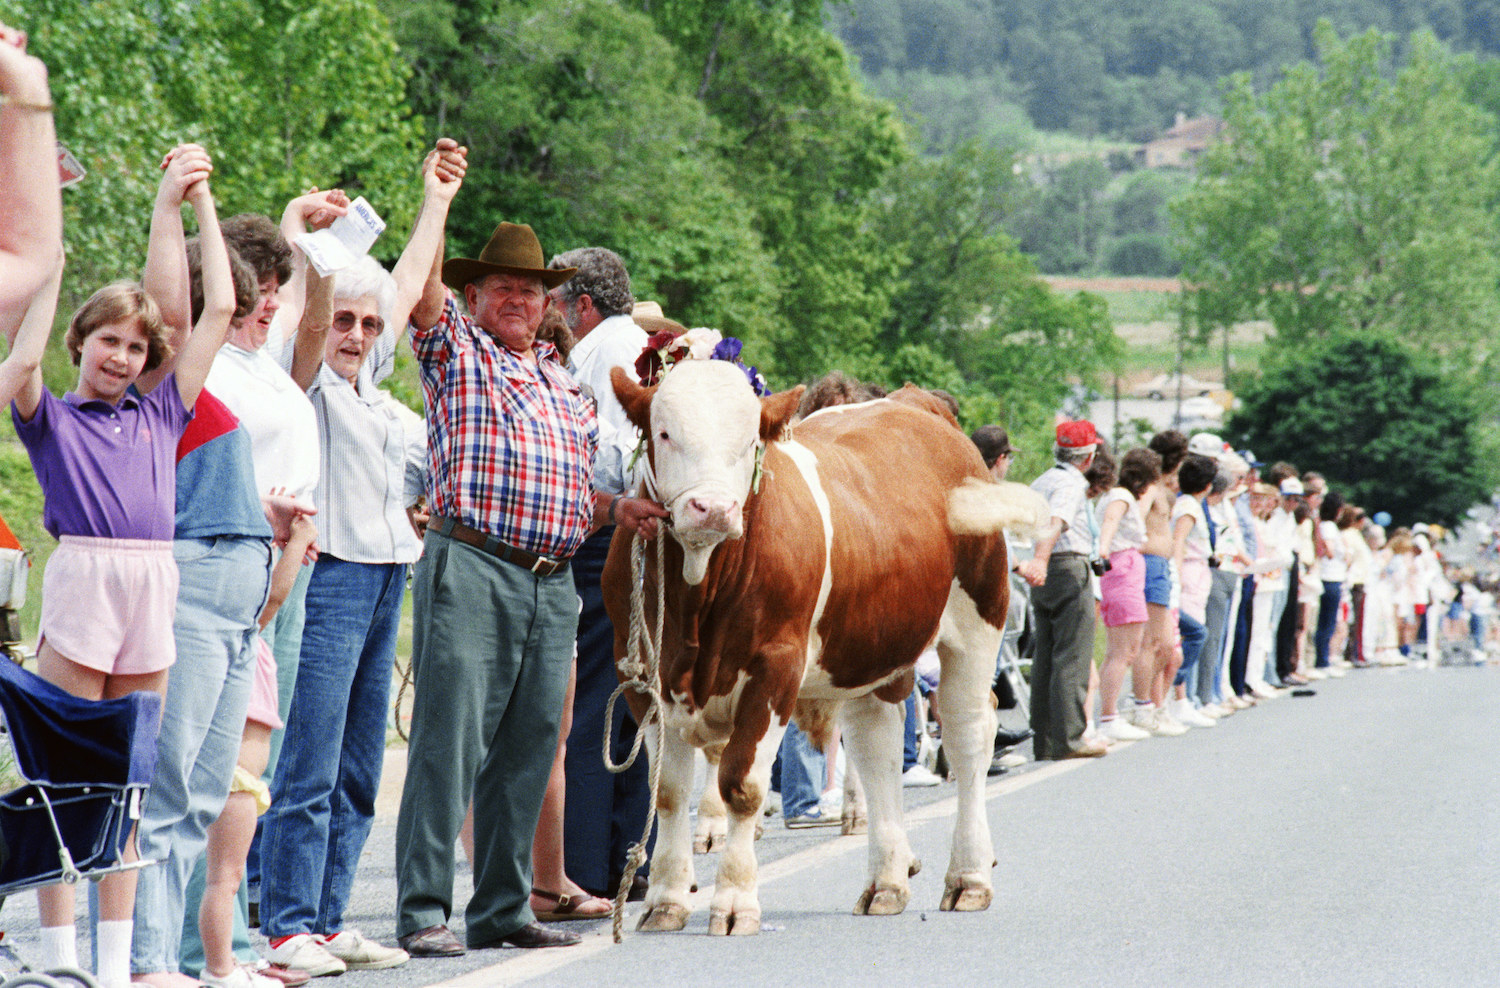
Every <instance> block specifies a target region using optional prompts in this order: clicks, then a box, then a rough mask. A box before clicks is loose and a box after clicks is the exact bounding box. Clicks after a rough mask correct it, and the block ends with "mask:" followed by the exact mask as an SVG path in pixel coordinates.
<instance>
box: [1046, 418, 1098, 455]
mask: <svg viewBox="0 0 1500 988" xmlns="http://www.w3.org/2000/svg"><path fill="white" fill-rule="evenodd" d="M1102 441H1103V440H1101V439H1100V438H1099V433H1098V432H1096V431H1094V423H1092V422H1090V421H1088V420H1087V419H1079V420H1078V421H1076V422H1059V423H1058V424H1057V445H1059V446H1061V447H1062V448H1063V449H1081V448H1083V447H1084V446H1097V445H1099V443H1100V442H1102Z"/></svg>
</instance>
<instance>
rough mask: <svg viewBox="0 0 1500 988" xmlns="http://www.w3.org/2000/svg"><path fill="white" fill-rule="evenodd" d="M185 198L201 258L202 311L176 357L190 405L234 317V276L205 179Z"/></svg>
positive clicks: (181, 390)
mask: <svg viewBox="0 0 1500 988" xmlns="http://www.w3.org/2000/svg"><path fill="white" fill-rule="evenodd" d="M187 195H188V201H190V202H191V203H192V204H193V214H194V215H195V216H196V217H197V218H198V244H199V249H200V250H201V251H202V258H203V311H202V312H200V313H199V314H198V323H197V325H195V326H194V327H193V333H192V335H191V336H189V337H188V340H187V342H186V343H185V344H184V345H183V348H182V352H181V353H180V354H179V355H178V357H177V390H178V393H179V394H181V395H182V403H183V404H184V405H186V406H187V407H188V408H192V407H193V405H194V404H195V403H196V402H197V401H198V393H199V392H200V391H202V390H203V382H204V381H205V380H207V379H208V370H209V368H210V367H212V366H213V362H214V356H215V355H216V354H218V352H219V348H220V347H221V346H223V345H224V337H225V336H226V335H228V333H229V321H230V320H231V319H233V318H234V277H233V275H232V274H231V273H230V270H229V251H228V249H227V248H226V247H225V246H224V235H223V234H222V233H221V232H220V231H219V214H218V212H217V211H216V210H215V209H214V197H213V193H212V192H210V191H209V188H208V181H207V180H206V179H205V180H203V181H201V182H196V183H194V184H193V185H192V187H190V188H189V189H188V193H187Z"/></svg>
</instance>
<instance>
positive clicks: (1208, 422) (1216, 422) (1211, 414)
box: [1177, 395, 1224, 432]
mask: <svg viewBox="0 0 1500 988" xmlns="http://www.w3.org/2000/svg"><path fill="white" fill-rule="evenodd" d="M1223 424H1224V406H1223V405H1220V404H1219V403H1218V402H1217V401H1215V400H1214V399H1213V398H1207V397H1204V396H1202V395H1195V396H1194V397H1192V398H1184V399H1183V401H1182V408H1181V410H1180V411H1179V412H1178V415H1177V428H1178V429H1181V430H1182V431H1183V432H1207V431H1210V430H1214V429H1217V428H1219V427H1220V426H1221V425H1223Z"/></svg>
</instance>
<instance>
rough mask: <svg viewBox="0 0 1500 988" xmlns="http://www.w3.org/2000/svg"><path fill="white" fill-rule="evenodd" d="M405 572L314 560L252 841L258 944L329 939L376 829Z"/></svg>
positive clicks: (395, 566) (398, 566) (398, 567)
mask: <svg viewBox="0 0 1500 988" xmlns="http://www.w3.org/2000/svg"><path fill="white" fill-rule="evenodd" d="M405 591H406V565H405V564H404V563H351V562H348V561H346V560H343V559H338V558H336V557H334V556H330V555H328V554H327V553H324V554H323V555H322V556H320V557H318V562H317V565H316V567H315V568H314V570H313V576H312V581H311V582H310V583H309V584H308V588H307V618H306V623H305V625H304V627H303V632H302V656H301V662H300V663H299V665H298V668H297V684H296V689H295V691H294V692H293V693H292V706H291V710H290V711H289V712H288V714H287V718H286V735H285V740H284V742H283V744H282V747H281V760H280V762H279V763H278V764H277V766H276V779H275V782H274V783H273V784H272V786H271V808H270V810H268V811H267V812H266V815H265V818H264V822H263V828H262V832H261V833H262V836H261V900H260V905H261V914H260V915H261V929H262V932H264V933H265V935H266V936H267V937H273V938H274V937H283V936H291V935H293V934H296V933H327V934H333V933H338V932H339V931H340V930H342V929H343V922H344V907H345V906H347V905H348V902H349V894H350V890H351V889H352V888H353V887H354V871H355V868H356V867H357V866H358V864H359V856H360V853H361V852H362V851H363V850H364V846H365V839H366V838H367V837H368V836H369V834H370V825H371V823H372V822H373V821H374V819H375V794H376V791H377V790H378V789H379V788H380V770H381V766H382V763H383V759H384V755H385V726H386V712H387V708H388V706H389V704H390V693H391V664H392V662H393V661H394V659H395V657H396V632H397V629H398V627H399V625H400V621H401V598H402V595H403V594H404V593H405Z"/></svg>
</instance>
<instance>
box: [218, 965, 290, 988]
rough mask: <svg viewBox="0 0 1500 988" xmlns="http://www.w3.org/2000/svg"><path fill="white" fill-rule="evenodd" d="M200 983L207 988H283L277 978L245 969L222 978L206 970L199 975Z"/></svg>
mask: <svg viewBox="0 0 1500 988" xmlns="http://www.w3.org/2000/svg"><path fill="white" fill-rule="evenodd" d="M198 983H199V984H200V985H205V986H206V988H282V986H281V982H280V981H277V980H276V979H275V978H268V977H266V976H265V975H264V974H256V973H255V972H254V971H252V970H250V969H249V968H245V967H236V968H234V969H233V970H231V971H230V972H229V973H228V974H226V975H223V976H222V977H221V976H219V975H217V974H214V973H213V972H212V971H210V970H208V968H204V969H203V970H202V971H200V972H199V973H198Z"/></svg>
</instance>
